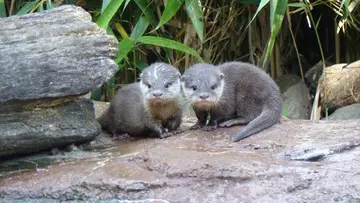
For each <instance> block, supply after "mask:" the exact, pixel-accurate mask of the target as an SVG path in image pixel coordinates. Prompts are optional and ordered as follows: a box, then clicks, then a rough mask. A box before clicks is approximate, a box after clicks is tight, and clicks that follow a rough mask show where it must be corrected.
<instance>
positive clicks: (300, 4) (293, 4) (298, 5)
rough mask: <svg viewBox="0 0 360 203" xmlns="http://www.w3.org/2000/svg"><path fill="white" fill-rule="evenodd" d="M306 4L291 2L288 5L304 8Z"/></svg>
mask: <svg viewBox="0 0 360 203" xmlns="http://www.w3.org/2000/svg"><path fill="white" fill-rule="evenodd" d="M305 6H306V5H305V4H304V3H303V2H300V3H290V4H288V7H296V8H304V7H305Z"/></svg>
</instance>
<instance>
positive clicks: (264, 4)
mask: <svg viewBox="0 0 360 203" xmlns="http://www.w3.org/2000/svg"><path fill="white" fill-rule="evenodd" d="M269 1H270V0H261V1H260V4H259V6H258V8H257V10H256V12H255V14H254V16H253V18H252V19H251V20H250V22H249V24H248V25H247V26H246V28H245V29H247V28H248V27H249V25H250V24H251V22H252V21H253V20H254V19H255V17H256V16H257V15H258V14H259V12H260V11H261V9H262V8H264V6H266V4H267V3H269Z"/></svg>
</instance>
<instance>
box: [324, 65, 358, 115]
mask: <svg viewBox="0 0 360 203" xmlns="http://www.w3.org/2000/svg"><path fill="white" fill-rule="evenodd" d="M319 88H320V98H321V99H320V103H321V105H322V107H323V108H324V107H325V106H326V107H328V108H330V109H337V108H339V107H343V106H347V105H351V104H354V103H359V102H360V61H356V62H354V63H351V64H336V65H333V66H330V67H327V68H326V69H325V74H323V75H322V77H321V78H320V80H319Z"/></svg>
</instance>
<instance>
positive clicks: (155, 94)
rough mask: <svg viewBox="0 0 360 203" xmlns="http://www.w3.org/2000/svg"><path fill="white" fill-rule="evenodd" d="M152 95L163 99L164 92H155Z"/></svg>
mask: <svg viewBox="0 0 360 203" xmlns="http://www.w3.org/2000/svg"><path fill="white" fill-rule="evenodd" d="M152 95H153V96H154V97H161V95H162V92H160V91H154V92H153V93H152Z"/></svg>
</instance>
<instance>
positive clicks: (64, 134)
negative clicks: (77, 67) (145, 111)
mask: <svg viewBox="0 0 360 203" xmlns="http://www.w3.org/2000/svg"><path fill="white" fill-rule="evenodd" d="M0 129H1V133H0V157H5V156H7V157H8V156H10V155H20V154H21V155H23V154H29V153H34V152H39V151H43V150H50V149H52V148H55V147H56V148H61V147H65V146H67V145H70V144H73V143H82V142H87V141H91V140H93V139H94V138H95V137H96V136H98V135H99V134H100V133H101V127H100V124H99V123H98V122H97V121H96V120H95V117H94V107H93V104H92V102H91V100H86V99H80V100H76V101H73V102H69V103H64V104H61V105H57V106H56V107H52V108H39V109H33V110H28V111H19V112H16V111H14V112H0Z"/></svg>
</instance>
